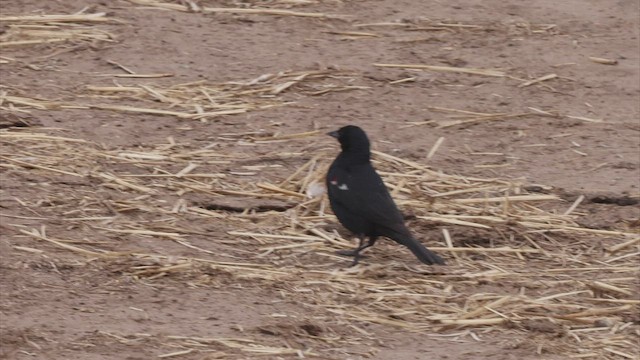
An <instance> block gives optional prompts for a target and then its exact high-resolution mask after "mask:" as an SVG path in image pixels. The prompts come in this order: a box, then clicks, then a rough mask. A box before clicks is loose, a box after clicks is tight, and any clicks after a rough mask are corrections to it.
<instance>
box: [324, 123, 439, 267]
mask: <svg viewBox="0 0 640 360" xmlns="http://www.w3.org/2000/svg"><path fill="white" fill-rule="evenodd" d="M328 135H330V136H332V137H334V138H336V139H338V141H339V142H340V147H341V148H342V151H341V152H340V154H339V155H338V157H336V159H335V160H334V161H333V163H332V164H331V167H329V171H328V172H327V179H326V180H327V183H326V185H327V192H328V195H329V202H330V203H331V209H332V210H333V213H334V214H335V215H336V217H337V218H338V220H339V221H340V223H341V224H342V225H343V226H344V227H345V228H347V229H348V230H349V231H351V232H353V233H354V234H355V235H356V236H357V237H358V239H359V240H360V244H359V245H358V247H357V248H356V249H354V250H347V251H339V252H338V253H339V254H341V255H348V256H353V263H352V264H351V266H354V265H356V264H357V263H358V261H359V260H360V252H361V251H362V250H364V249H366V248H368V247H370V246H373V245H374V244H375V242H376V240H377V239H378V238H379V237H380V236H383V237H387V238H390V239H392V240H394V241H396V242H397V243H399V244H402V245H404V246H406V247H407V248H409V250H411V252H412V253H413V254H414V255H415V256H416V257H417V258H418V259H419V260H420V261H421V262H423V263H425V264H428V265H433V264H438V265H444V260H442V258H441V257H439V256H438V255H436V254H435V253H433V252H432V251H431V250H429V249H427V248H425V247H424V246H423V245H422V244H421V243H420V242H418V241H417V240H416V239H414V238H413V236H412V235H411V233H410V232H409V229H407V227H406V226H405V224H404V218H403V216H402V214H401V213H400V211H399V210H398V207H397V206H396V204H395V202H394V201H393V199H392V198H391V195H390V194H389V191H388V190H387V187H386V186H385V185H384V182H383V181H382V178H380V175H378V173H377V172H376V170H375V169H374V168H373V166H372V165H371V160H370V158H371V151H370V145H369V138H368V137H367V134H366V133H365V132H364V130H362V129H361V128H359V127H357V126H354V125H348V126H344V127H342V128H340V129H339V130H337V131H332V132H330V133H328ZM367 237H368V238H369V240H368V241H367V242H366V243H365V238H367Z"/></svg>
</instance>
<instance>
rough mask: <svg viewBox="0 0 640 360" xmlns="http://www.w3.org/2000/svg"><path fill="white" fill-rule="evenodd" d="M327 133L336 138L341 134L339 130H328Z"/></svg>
mask: <svg viewBox="0 0 640 360" xmlns="http://www.w3.org/2000/svg"><path fill="white" fill-rule="evenodd" d="M327 135H329V136H331V137H334V138H336V139H337V138H339V137H340V134H338V132H337V131H331V132H328V133H327Z"/></svg>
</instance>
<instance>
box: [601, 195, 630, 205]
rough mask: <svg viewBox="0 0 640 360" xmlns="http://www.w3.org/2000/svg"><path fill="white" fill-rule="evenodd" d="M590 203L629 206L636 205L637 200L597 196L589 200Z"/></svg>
mask: <svg viewBox="0 0 640 360" xmlns="http://www.w3.org/2000/svg"><path fill="white" fill-rule="evenodd" d="M591 202H592V203H596V204H610V205H618V206H630V205H635V204H637V203H638V199H632V198H630V197H628V196H607V195H597V196H594V197H592V198H591Z"/></svg>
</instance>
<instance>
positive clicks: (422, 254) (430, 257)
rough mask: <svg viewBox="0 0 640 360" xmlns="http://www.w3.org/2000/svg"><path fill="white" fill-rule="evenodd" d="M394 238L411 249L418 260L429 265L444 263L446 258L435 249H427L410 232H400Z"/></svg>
mask: <svg viewBox="0 0 640 360" xmlns="http://www.w3.org/2000/svg"><path fill="white" fill-rule="evenodd" d="M393 239H394V240H395V241H397V242H399V243H400V244H402V245H404V246H406V247H408V248H409V250H411V252H412V253H413V254H414V255H415V256H416V257H417V258H418V260H420V261H422V262H423V263H425V264H427V265H434V264H436V265H444V264H445V262H444V260H443V259H442V258H441V257H440V256H438V255H436V253H434V252H433V251H431V250H429V249H427V248H426V247H424V245H422V244H421V243H420V242H419V241H418V240H416V239H414V238H413V237H412V236H411V235H408V234H398V236H397V237H393Z"/></svg>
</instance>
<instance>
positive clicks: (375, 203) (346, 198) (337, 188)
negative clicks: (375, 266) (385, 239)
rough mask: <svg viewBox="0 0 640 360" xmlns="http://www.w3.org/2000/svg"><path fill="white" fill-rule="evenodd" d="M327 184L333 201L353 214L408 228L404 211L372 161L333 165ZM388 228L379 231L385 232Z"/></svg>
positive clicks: (382, 225) (380, 225)
mask: <svg viewBox="0 0 640 360" xmlns="http://www.w3.org/2000/svg"><path fill="white" fill-rule="evenodd" d="M327 188H328V192H329V197H330V198H331V201H332V202H335V203H336V205H337V206H339V207H340V208H341V209H343V210H344V211H347V212H348V213H349V214H352V216H353V217H354V218H361V219H364V220H366V221H367V222H368V223H370V224H375V226H376V227H377V228H381V229H382V228H389V229H390V230H392V231H395V232H399V233H403V232H407V230H406V228H405V227H404V219H403V217H402V214H401V213H400V211H399V210H398V208H397V207H396V204H395V203H394V201H393V199H392V198H391V195H390V194H389V191H388V190H387V188H386V186H385V185H384V183H383V181H382V179H381V178H380V176H379V175H378V174H377V173H376V171H375V170H374V168H373V167H372V166H371V165H370V164H362V165H358V166H353V167H350V168H347V169H345V168H342V167H332V168H331V169H330V171H329V176H328V177H327ZM385 232H386V231H382V233H380V235H385V234H384V233H385Z"/></svg>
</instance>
